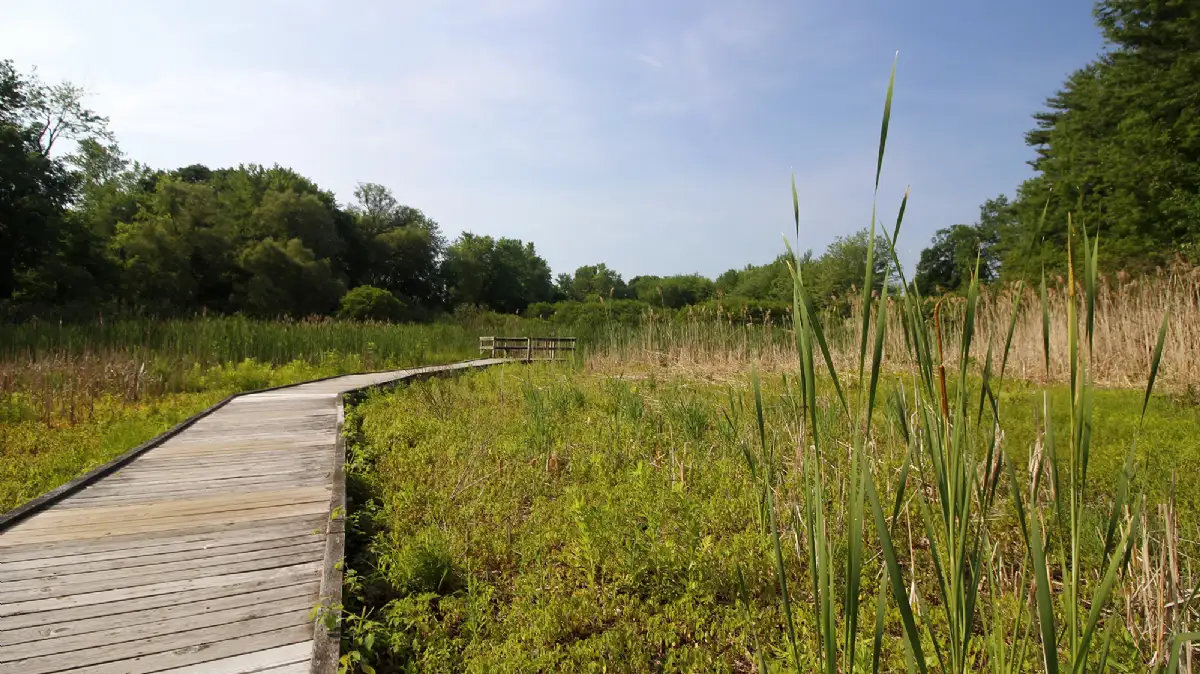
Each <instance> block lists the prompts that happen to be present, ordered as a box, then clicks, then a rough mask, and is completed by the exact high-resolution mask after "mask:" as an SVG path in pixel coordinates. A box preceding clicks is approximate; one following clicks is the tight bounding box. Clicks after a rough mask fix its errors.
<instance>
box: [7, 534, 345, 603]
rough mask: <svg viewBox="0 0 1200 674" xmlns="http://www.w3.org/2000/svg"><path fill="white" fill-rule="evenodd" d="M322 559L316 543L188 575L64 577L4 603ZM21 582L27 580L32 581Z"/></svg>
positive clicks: (10, 593)
mask: <svg viewBox="0 0 1200 674" xmlns="http://www.w3.org/2000/svg"><path fill="white" fill-rule="evenodd" d="M323 558H324V548H323V546H314V547H312V548H311V549H310V551H305V552H296V553H290V554H286V555H274V556H267V557H260V558H255V559H250V560H246V561H242V562H235V563H230V564H223V565H218V566H211V565H209V566H197V567H195V568H190V569H189V570H188V573H186V574H182V573H179V572H178V571H163V572H161V573H150V572H147V573H142V574H134V575H131V576H113V575H104V574H100V576H99V577H90V576H89V577H88V578H87V579H85V580H81V581H79V582H74V581H71V582H67V581H65V580H62V581H59V582H57V583H52V584H47V583H42V584H40V585H35V586H33V587H18V588H13V589H11V590H10V589H7V588H6V589H5V591H4V597H3V598H4V602H5V605H9V606H15V605H18V604H19V603H21V602H31V601H36V600H42V599H49V598H56V597H70V596H74V595H89V594H95V593H98V592H105V591H108V590H120V589H131V588H136V587H139V586H142V585H154V584H157V583H167V582H171V581H175V580H178V579H180V578H187V579H189V580H197V579H201V578H205V577H208V576H221V575H226V574H231V573H243V572H249V571H263V570H267V569H279V568H288V567H293V566H299V565H302V564H306V563H310V562H318V561H321V560H322V559H323ZM18 582H21V583H27V582H33V581H18ZM14 584H15V583H14Z"/></svg>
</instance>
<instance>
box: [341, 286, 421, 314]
mask: <svg viewBox="0 0 1200 674" xmlns="http://www.w3.org/2000/svg"><path fill="white" fill-rule="evenodd" d="M405 309H406V308H405V306H404V303H403V302H401V301H400V299H399V298H397V297H396V296H395V295H393V294H391V293H390V292H388V291H386V290H384V289H383V288H376V287H375V286H359V287H357V288H355V289H354V290H351V291H350V292H348V293H346V294H345V295H342V308H341V310H340V311H338V316H340V317H341V318H345V319H348V320H352V321H400V320H403V319H404V317H405V313H406V311H405Z"/></svg>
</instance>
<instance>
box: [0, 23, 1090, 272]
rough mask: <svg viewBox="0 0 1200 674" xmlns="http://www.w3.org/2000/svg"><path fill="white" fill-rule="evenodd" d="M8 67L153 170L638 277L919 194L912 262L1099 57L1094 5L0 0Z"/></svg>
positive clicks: (855, 219) (889, 212)
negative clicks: (275, 180) (290, 194)
mask: <svg viewBox="0 0 1200 674" xmlns="http://www.w3.org/2000/svg"><path fill="white" fill-rule="evenodd" d="M0 16H2V17H3V21H0V45H2V47H0V58H11V59H14V60H15V61H16V62H17V65H18V67H19V68H21V69H23V70H28V68H29V67H31V66H33V65H36V66H38V68H39V72H40V73H41V75H42V77H43V78H44V79H47V80H58V79H64V78H65V79H70V80H72V81H74V82H76V83H78V84H82V85H84V86H85V87H87V88H88V90H89V91H91V92H92V94H93V95H92V97H91V99H90V103H91V105H92V106H93V107H94V108H95V109H97V110H98V111H99V112H101V113H102V114H105V115H108V116H109V117H110V118H111V120H112V122H111V126H112V129H113V130H114V132H115V133H116V134H117V137H118V140H119V141H120V143H121V146H122V148H123V149H124V150H125V151H126V152H127V153H128V154H129V155H130V156H132V157H133V158H136V159H139V160H141V161H143V162H146V163H149V164H150V165H152V166H154V167H158V168H174V167H177V166H181V165H187V164H192V163H204V164H207V165H209V166H212V167H220V166H229V165H235V164H238V163H243V162H256V163H265V164H273V163H279V164H282V165H285V166H291V167H292V168H294V169H296V170H298V171H300V172H301V173H303V174H305V175H307V176H309V177H311V178H313V179H314V180H315V181H317V183H318V184H320V185H321V186H322V187H324V188H326V189H331V190H333V191H334V192H335V193H336V194H337V195H338V198H339V199H340V200H343V201H347V200H349V199H350V198H351V193H352V190H353V188H354V186H355V184H356V183H357V182H359V181H371V182H379V183H383V184H385V185H388V186H389V187H391V188H392V190H393V191H394V192H395V194H396V196H397V198H398V199H400V201H402V202H403V203H407V204H409V205H412V206H416V207H418V208H421V209H422V210H424V211H425V212H426V214H428V215H429V216H431V217H433V218H434V219H436V220H437V221H438V222H439V223H440V224H441V226H442V228H443V230H444V231H445V232H446V233H447V234H448V235H450V236H455V235H457V234H458V233H459V232H461V231H464V230H468V231H473V232H476V233H481V234H492V235H496V236H511V237H517V238H521V239H525V240H532V241H534V242H535V244H536V245H537V248H538V250H539V252H540V253H541V254H542V255H543V256H544V257H545V258H546V259H547V260H548V261H549V262H550V265H551V267H552V268H553V269H554V271H555V272H562V271H571V270H573V269H574V268H575V267H576V266H578V265H581V264H588V263H594V262H600V261H603V262H607V263H608V264H609V265H610V266H612V267H614V268H616V269H617V270H618V271H620V272H621V273H622V274H624V275H625V276H626V278H629V277H632V276H635V275H638V274H673V273H688V272H700V273H703V274H706V275H709V276H715V275H717V274H719V273H720V272H722V271H724V270H725V269H728V268H730V267H741V266H743V265H745V264H746V263H749V262H755V263H761V262H765V261H768V260H770V259H772V258H773V257H774V256H775V255H776V254H777V253H778V252H780V251H781V250H782V239H781V234H783V233H785V232H788V233H790V232H791V231H792V223H791V197H790V190H789V186H788V182H789V176H790V175H791V173H792V172H793V171H794V172H795V174H796V179H797V182H798V185H799V190H800V199H801V234H800V245H801V246H802V247H803V248H812V249H814V250H817V251H818V252H819V251H820V250H823V249H824V247H825V246H826V245H827V244H828V243H829V242H830V241H831V240H832V239H833V238H834V237H836V236H838V235H843V234H848V233H851V232H853V231H855V230H857V229H859V228H861V227H864V226H866V225H868V224H869V223H870V214H871V194H872V182H873V177H874V162H875V156H876V155H875V153H876V147H877V143H878V134H879V121H880V115H881V112H882V106H883V99H884V92H885V89H886V84H887V76H888V72H889V69H890V67H891V63H892V57H893V54H894V53H895V52H896V51H899V52H900V62H899V71H898V75H897V85H896V96H895V102H894V107H893V117H892V127H891V134H890V138H889V145H888V155H887V158H886V159H885V162H884V179H883V183H882V185H881V187H880V204H881V217H882V218H883V219H885V220H889V221H890V220H893V219H894V217H895V215H894V214H895V210H896V207H897V206H898V205H899V202H900V198H901V196H902V195H903V193H904V189H905V186H906V185H911V187H912V197H911V200H910V205H909V210H908V214H907V217H906V219H905V222H906V225H905V230H904V231H903V232H902V233H901V241H900V243H901V246H900V247H901V250H902V256H903V258H904V259H905V262H906V264H909V265H911V264H912V263H914V262H915V260H916V258H917V256H918V255H919V252H920V250H921V248H922V247H924V246H925V245H926V244H927V243H928V240H929V238H930V236H931V235H932V233H933V232H934V231H935V230H936V229H938V228H940V227H945V226H947V225H950V224H953V223H956V222H973V221H974V219H975V217H976V215H977V214H978V206H979V204H980V203H981V202H982V201H983V200H984V199H987V198H989V197H992V196H995V195H996V194H998V193H1001V192H1006V193H1009V194H1011V193H1012V192H1013V190H1014V189H1015V187H1016V186H1017V185H1018V184H1019V183H1020V182H1021V181H1022V180H1024V179H1025V178H1026V177H1028V176H1029V175H1030V169H1029V168H1028V167H1027V166H1026V164H1025V162H1026V160H1028V159H1029V158H1030V157H1031V154H1032V153H1031V151H1030V150H1029V149H1028V148H1026V147H1025V145H1024V143H1023V141H1022V133H1023V132H1024V131H1026V130H1027V129H1028V128H1030V126H1031V124H1032V122H1031V119H1030V114H1031V113H1033V112H1034V111H1036V110H1037V109H1039V108H1040V107H1041V104H1042V101H1043V100H1044V99H1045V97H1046V96H1047V95H1049V94H1052V93H1053V92H1054V91H1055V90H1056V88H1057V87H1058V86H1059V84H1060V83H1061V82H1062V81H1063V79H1064V78H1065V77H1066V75H1067V74H1068V73H1069V72H1070V71H1071V70H1073V69H1075V68H1078V67H1080V66H1082V65H1083V64H1084V63H1085V62H1087V61H1088V60H1090V59H1091V58H1093V57H1094V56H1095V55H1096V54H1097V53H1099V52H1100V50H1101V49H1102V47H1103V44H1102V41H1101V38H1100V36H1099V34H1098V31H1097V30H1096V29H1095V27H1094V25H1093V23H1092V20H1091V3H1090V2H1089V1H1088V0H1009V1H1008V2H1003V3H999V2H975V1H970V2H951V1H949V0H910V1H909V2H898V1H887V0H866V1H864V2H835V1H832V0H829V1H826V0H822V1H815V0H790V1H780V2H754V1H747V2H711V1H708V0H691V1H679V2H676V1H672V2H646V1H645V0H579V1H574V2H569V1H565V0H564V1H561V2H555V1H553V0H507V1H505V0H463V1H461V2H432V1H430V2H384V1H375V2H354V1H343V2H317V1H315V0H295V1H284V0H258V1H255V2H245V1H237V2H227V1H224V0H209V1H206V2H189V3H184V2H174V1H172V2H167V1H165V0H157V1H148V2H123V3H122V2H114V3H94V2H54V1H50V0H45V1H43V2H20V1H19V0H0Z"/></svg>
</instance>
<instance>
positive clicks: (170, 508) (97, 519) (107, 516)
mask: <svg viewBox="0 0 1200 674" xmlns="http://www.w3.org/2000/svg"><path fill="white" fill-rule="evenodd" d="M330 491H331V488H330V487H327V486H319V487H294V488H291V489H279V490H274V491H257V492H250V493H247V494H234V495H228V494H225V495H220V496H209V497H202V498H192V499H180V500H164V501H155V502H152V503H139V504H135V505H116V506H106V507H99V508H87V509H83V510H58V509H54V510H50V511H48V512H44V513H41V514H40V515H38V516H37V517H35V518H33V519H31V520H29V521H27V522H22V523H21V524H19V525H17V526H16V527H13V528H12V529H11V531H12V532H22V531H24V532H32V531H38V530H40V529H57V528H61V527H71V526H82V525H89V526H90V525H103V524H107V523H110V522H120V521H125V520H129V519H137V520H139V521H147V520H155V519H164V518H171V517H180V516H183V515H202V514H206V513H224V512H228V511H231V510H245V509H248V508H260V507H263V506H270V505H286V504H289V503H310V502H313V501H321V500H326V501H328V500H329V493H330Z"/></svg>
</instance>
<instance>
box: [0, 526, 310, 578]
mask: <svg viewBox="0 0 1200 674" xmlns="http://www.w3.org/2000/svg"><path fill="white" fill-rule="evenodd" d="M322 538H323V536H321V535H318V534H314V533H308V534H301V535H299V536H289V537H287V538H274V539H268V540H254V541H250V542H248V543H241V544H234V545H225V546H222V547H213V546H203V547H191V548H184V549H170V548H168V549H167V550H163V551H160V552H157V553H154V554H148V555H140V556H137V557H122V558H118V559H95V560H86V559H79V558H80V557H85V556H84V555H73V556H72V558H73V559H75V561H74V562H67V563H62V564H57V565H53V566H50V565H46V564H41V563H39V562H37V561H33V562H12V563H9V564H4V565H2V566H0V582H10V581H15V580H26V579H31V578H61V577H65V576H69V575H73V574H78V573H91V572H96V571H109V572H113V573H119V572H120V571H122V570H125V569H140V568H143V567H145V566H148V565H154V564H165V563H168V562H182V561H187V560H192V559H205V558H209V557H218V558H225V559H227V558H228V557H229V556H230V555H235V554H240V553H246V552H260V551H263V550H278V549H280V548H289V547H292V546H295V545H303V544H312V543H320V542H321V541H322ZM56 561H57V560H56Z"/></svg>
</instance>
